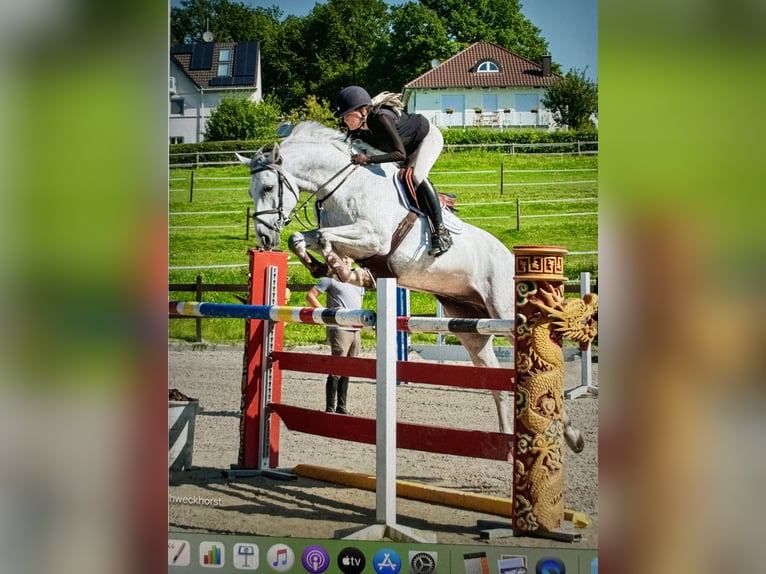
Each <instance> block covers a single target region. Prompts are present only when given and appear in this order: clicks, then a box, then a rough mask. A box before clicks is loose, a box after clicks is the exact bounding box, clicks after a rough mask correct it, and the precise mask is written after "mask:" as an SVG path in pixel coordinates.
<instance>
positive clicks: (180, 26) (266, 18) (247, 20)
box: [170, 0, 282, 44]
mask: <svg viewBox="0 0 766 574" xmlns="http://www.w3.org/2000/svg"><path fill="white" fill-rule="evenodd" d="M181 6H182V7H181V8H172V9H171V11H170V39H171V43H172V44H185V43H187V42H202V34H203V33H204V32H205V31H206V30H207V29H208V27H209V28H210V31H211V32H212V33H213V36H214V38H215V41H216V42H247V41H250V40H258V41H260V42H262V43H269V42H270V41H271V38H272V37H273V36H274V35H275V34H276V31H277V30H278V28H279V18H280V17H281V15H282V11H281V10H280V9H279V8H277V7H276V6H272V7H271V8H250V7H248V6H245V5H244V4H239V3H235V2H229V1H228V0H182V2H181Z"/></svg>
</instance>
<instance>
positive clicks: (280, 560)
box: [266, 544, 295, 572]
mask: <svg viewBox="0 0 766 574" xmlns="http://www.w3.org/2000/svg"><path fill="white" fill-rule="evenodd" d="M266 560H267V562H268V563H269V567H270V568H271V569H272V570H276V571H277V572H286V571H287V570H289V569H290V568H292V567H293V564H294V563H295V553H294V552H293V549H292V548H290V547H289V546H288V545H287V544H274V545H273V546H272V547H271V548H269V551H268V552H267V553H266Z"/></svg>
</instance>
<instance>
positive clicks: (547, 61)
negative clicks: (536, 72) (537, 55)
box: [543, 56, 551, 77]
mask: <svg viewBox="0 0 766 574" xmlns="http://www.w3.org/2000/svg"><path fill="white" fill-rule="evenodd" d="M550 75H551V57H550V56H543V77H547V76H550Z"/></svg>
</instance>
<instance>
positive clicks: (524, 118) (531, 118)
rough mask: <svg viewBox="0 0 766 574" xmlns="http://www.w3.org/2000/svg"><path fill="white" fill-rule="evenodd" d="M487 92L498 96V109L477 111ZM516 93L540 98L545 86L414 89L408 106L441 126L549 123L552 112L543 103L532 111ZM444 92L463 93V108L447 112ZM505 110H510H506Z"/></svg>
mask: <svg viewBox="0 0 766 574" xmlns="http://www.w3.org/2000/svg"><path fill="white" fill-rule="evenodd" d="M484 94H495V95H496V96H497V109H496V110H485V109H482V113H481V114H477V112H476V111H474V110H475V108H477V107H481V106H482V105H483V101H484V100H485V98H483V97H482V96H483V95H484ZM517 95H528V96H531V95H537V96H538V99H539V100H542V98H543V96H544V95H545V90H542V89H534V88H512V89H505V90H484V89H470V88H469V89H465V90H451V89H443V90H434V89H414V90H412V94H411V95H410V97H409V100H408V102H407V109H408V111H409V112H413V113H419V114H422V115H424V116H425V117H426V118H428V120H429V121H430V122H432V123H433V124H435V125H437V126H438V127H450V126H474V125H493V126H495V127H516V126H544V127H548V124H549V120H550V112H548V110H546V109H545V108H543V107H542V104H540V106H539V109H538V112H537V113H533V112H531V111H530V110H529V109H523V110H522V109H517V108H516V96H517ZM445 96H453V98H450V100H451V101H454V100H455V99H457V98H460V97H463V101H464V106H465V109H464V111H463V112H462V113H461V111H460V110H458V109H456V110H455V111H454V112H453V113H452V114H447V113H446V111H445V106H443V104H442V102H443V98H444V97H445ZM524 99H527V98H524ZM505 110H509V111H507V112H506V111H505Z"/></svg>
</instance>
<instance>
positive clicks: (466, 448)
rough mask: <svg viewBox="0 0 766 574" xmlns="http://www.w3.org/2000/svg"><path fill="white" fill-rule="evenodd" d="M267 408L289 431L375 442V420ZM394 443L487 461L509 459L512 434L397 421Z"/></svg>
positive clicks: (276, 406)
mask: <svg viewBox="0 0 766 574" xmlns="http://www.w3.org/2000/svg"><path fill="white" fill-rule="evenodd" d="M269 408H270V409H271V410H272V411H273V412H274V413H276V414H277V415H279V417H280V418H281V419H282V421H283V422H284V423H285V425H286V426H287V428H288V429H290V430H292V431H297V432H303V433H307V434H312V435H318V436H324V437H328V438H337V439H341V440H348V441H352V442H361V443H365V444H375V419H365V418H361V417H351V416H346V415H337V414H332V413H325V412H322V411H315V410H311V409H304V408H301V407H294V406H292V405H283V404H269ZM396 446H397V448H406V449H409V450H418V451H423V452H433V453H439V454H452V455H456V456H466V457H470V458H485V459H490V460H503V461H510V460H511V459H512V456H513V436H512V435H508V434H502V433H499V432H487V431H475V430H462V429H451V428H443V427H434V426H429V425H421V424H414V423H397V425H396Z"/></svg>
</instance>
